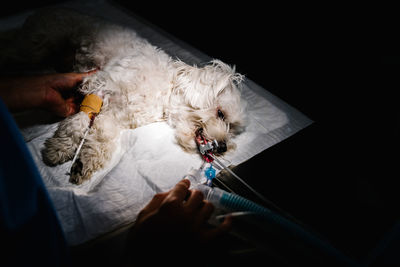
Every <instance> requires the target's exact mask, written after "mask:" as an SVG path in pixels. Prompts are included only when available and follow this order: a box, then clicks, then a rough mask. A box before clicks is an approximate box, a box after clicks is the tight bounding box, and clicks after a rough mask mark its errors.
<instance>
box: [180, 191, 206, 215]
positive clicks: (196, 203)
mask: <svg viewBox="0 0 400 267" xmlns="http://www.w3.org/2000/svg"><path fill="white" fill-rule="evenodd" d="M203 199H204V195H203V193H202V192H200V191H198V190H192V191H190V196H189V198H188V200H187V201H186V203H185V205H184V206H185V207H186V208H187V209H188V210H189V211H195V210H197V209H198V208H199V207H200V206H201V205H203Z"/></svg>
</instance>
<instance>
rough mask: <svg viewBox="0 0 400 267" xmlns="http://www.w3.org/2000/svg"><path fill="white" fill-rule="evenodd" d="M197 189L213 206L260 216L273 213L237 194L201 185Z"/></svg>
mask: <svg viewBox="0 0 400 267" xmlns="http://www.w3.org/2000/svg"><path fill="white" fill-rule="evenodd" d="M195 189H197V190H199V191H201V192H202V193H203V194H204V198H205V199H206V200H208V201H210V202H211V203H212V204H214V205H216V206H219V207H221V208H225V209H227V210H230V211H252V212H255V213H257V214H260V215H263V214H266V213H270V212H271V211H270V210H268V209H266V208H264V207H263V206H260V205H258V204H256V203H254V202H253V201H250V200H248V199H246V198H244V197H241V196H239V195H236V194H231V193H228V192H226V191H224V190H222V189H219V188H211V187H209V186H205V185H202V184H199V185H197V186H196V187H195Z"/></svg>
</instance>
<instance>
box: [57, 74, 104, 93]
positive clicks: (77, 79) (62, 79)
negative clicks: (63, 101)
mask: <svg viewBox="0 0 400 267" xmlns="http://www.w3.org/2000/svg"><path fill="white" fill-rule="evenodd" d="M96 71H97V70H92V71H88V72H82V73H77V72H70V73H60V74H57V76H56V77H55V78H54V80H52V83H53V84H52V87H53V88H54V89H58V90H60V91H61V90H71V89H73V88H75V87H76V86H77V85H78V84H80V83H81V82H82V81H83V79H84V78H85V77H87V76H89V75H92V74H93V73H95V72H96Z"/></svg>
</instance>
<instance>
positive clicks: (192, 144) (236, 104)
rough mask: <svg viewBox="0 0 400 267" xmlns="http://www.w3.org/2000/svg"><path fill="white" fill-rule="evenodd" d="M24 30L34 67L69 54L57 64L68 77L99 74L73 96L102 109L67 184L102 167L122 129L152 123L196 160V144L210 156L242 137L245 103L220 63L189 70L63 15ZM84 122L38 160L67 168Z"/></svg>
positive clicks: (31, 22) (115, 30) (132, 35)
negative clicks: (66, 68) (93, 98)
mask: <svg viewBox="0 0 400 267" xmlns="http://www.w3.org/2000/svg"><path fill="white" fill-rule="evenodd" d="M23 29H24V30H23V32H24V50H25V53H28V54H29V57H30V58H31V60H32V62H33V63H39V62H44V59H49V58H51V57H52V55H54V54H55V53H60V52H63V54H65V53H64V52H65V51H70V52H72V53H69V56H68V57H63V58H64V59H66V58H67V59H68V58H69V62H70V63H72V69H73V70H74V71H79V72H83V71H88V70H91V69H93V68H97V69H98V71H97V72H95V73H94V74H93V75H91V76H89V77H87V78H86V79H85V80H84V82H83V84H82V86H81V87H80V89H79V90H80V92H81V93H82V94H84V95H88V94H96V95H98V96H100V97H101V98H102V100H103V105H102V107H101V111H100V113H99V114H98V115H97V116H96V118H95V120H94V123H93V126H92V127H91V129H90V131H89V134H88V135H87V137H86V141H85V142H84V145H83V147H82V150H81V152H80V156H79V159H78V160H77V161H76V163H75V164H74V166H73V168H72V173H71V178H70V182H72V183H76V184H80V183H82V182H83V181H85V180H87V179H90V177H91V176H92V174H93V173H94V172H95V171H97V170H99V169H100V168H102V167H103V166H105V164H106V163H107V162H108V161H109V160H110V159H111V156H112V153H113V150H114V148H115V146H116V140H117V137H118V135H119V132H120V131H121V130H122V129H127V128H129V129H133V128H136V127H140V126H143V125H146V124H149V123H153V122H157V121H167V122H168V124H169V125H170V126H172V127H173V128H174V129H175V136H176V141H177V143H178V144H179V145H180V146H181V147H182V148H183V149H184V150H185V151H189V152H196V151H197V149H198V145H199V144H200V143H203V142H210V141H213V140H216V141H217V142H218V148H217V149H216V150H215V151H214V153H215V154H222V153H224V152H226V151H227V150H231V149H233V148H234V147H235V145H234V143H233V142H232V141H231V139H232V137H233V136H234V135H236V134H238V133H240V132H241V131H242V130H243V126H244V103H243V101H242V100H241V97H240V91H239V89H238V86H239V84H240V82H241V81H242V79H243V77H242V75H240V74H237V73H235V69H234V68H231V67H229V66H228V65H226V64H224V63H223V62H221V61H219V60H213V61H211V62H210V63H209V64H207V65H205V66H203V67H197V66H190V65H188V64H186V63H184V62H182V61H180V60H176V59H173V58H172V57H170V56H169V55H167V54H166V53H165V52H164V51H163V50H161V49H160V48H157V47H155V46H153V45H151V44H150V43H149V42H148V41H147V40H145V39H143V38H141V37H139V36H138V35H137V34H136V32H135V31H133V30H132V29H129V28H124V27H122V26H118V25H114V24H110V23H107V22H104V21H102V20H100V19H97V18H93V17H88V16H85V15H82V14H78V13H75V12H72V11H68V10H51V11H42V12H40V13H38V14H36V15H33V16H31V17H30V18H28V19H27V21H26V23H25V25H24V27H23ZM60 47H61V48H62V50H63V51H61V49H60ZM32 62H31V63H32ZM65 62H68V60H64V61H63V63H64V64H66V63H65ZM89 122H90V119H89V117H88V115H87V114H86V113H84V112H79V113H77V114H75V115H73V116H70V117H68V118H66V119H65V120H64V121H62V122H60V124H59V127H58V129H57V131H56V132H55V134H54V136H53V137H52V138H50V139H48V140H46V142H45V148H44V150H43V153H42V154H43V160H44V161H45V162H46V163H47V164H49V165H56V164H60V163H63V162H66V161H69V160H71V159H72V158H73V157H74V154H75V152H76V150H77V147H78V145H79V143H80V142H81V140H82V138H83V135H84V132H85V130H86V129H87V127H88V125H89ZM196 140H197V141H196Z"/></svg>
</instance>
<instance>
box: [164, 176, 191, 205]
mask: <svg viewBox="0 0 400 267" xmlns="http://www.w3.org/2000/svg"><path fill="white" fill-rule="evenodd" d="M189 186H190V181H189V180H187V179H183V180H181V181H179V183H177V184H176V185H175V187H174V188H172V190H171V191H170V192H169V193H168V196H167V197H166V198H165V199H164V201H163V202H178V203H181V202H183V200H184V199H185V198H186V195H187V194H188V192H189Z"/></svg>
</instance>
